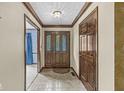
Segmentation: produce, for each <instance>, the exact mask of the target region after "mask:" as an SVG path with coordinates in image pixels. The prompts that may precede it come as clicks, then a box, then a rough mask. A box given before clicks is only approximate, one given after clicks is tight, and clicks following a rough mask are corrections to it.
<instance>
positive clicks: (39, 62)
mask: <svg viewBox="0 0 124 93" xmlns="http://www.w3.org/2000/svg"><path fill="white" fill-rule="evenodd" d="M26 21H28V23H29V24H31V25H32V26H33V27H35V29H37V52H38V54H39V55H37V59H38V62H37V72H38V73H39V72H40V70H41V56H40V28H39V27H38V26H37V25H36V24H35V23H34V22H33V21H32V20H31V19H30V18H29V17H28V16H27V15H26V14H24V90H25V91H26V47H25V43H26V42H25V40H26Z"/></svg>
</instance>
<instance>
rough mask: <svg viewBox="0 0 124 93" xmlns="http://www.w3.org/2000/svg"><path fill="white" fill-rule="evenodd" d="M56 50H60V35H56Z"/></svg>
mask: <svg viewBox="0 0 124 93" xmlns="http://www.w3.org/2000/svg"><path fill="white" fill-rule="evenodd" d="M56 51H60V35H59V34H57V35H56Z"/></svg>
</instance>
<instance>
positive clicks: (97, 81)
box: [79, 6, 99, 91]
mask: <svg viewBox="0 0 124 93" xmlns="http://www.w3.org/2000/svg"><path fill="white" fill-rule="evenodd" d="M94 12H97V21H96V23H97V24H96V26H97V27H96V33H97V34H96V39H97V40H96V47H97V48H96V51H97V52H96V53H97V55H96V89H95V91H98V86H99V85H98V84H99V78H98V75H99V74H98V72H99V69H98V68H99V67H98V66H99V62H98V55H99V46H98V45H99V39H98V37H99V36H98V34H99V31H98V17H99V16H98V6H97V7H96V8H95V9H94V10H93V11H91V13H90V14H89V15H88V16H87V17H86V18H85V19H84V20H83V21H82V22H81V23H83V22H84V21H85V20H86V19H87V18H88V17H89V16H91V15H92V14H93V13H94ZM81 23H80V24H81ZM79 31H80V25H79ZM79 36H80V33H79ZM80 77H81V63H80V37H79V79H80ZM80 80H81V79H80ZM82 83H83V84H84V86H85V87H87V84H86V83H84V82H82Z"/></svg>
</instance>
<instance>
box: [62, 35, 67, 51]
mask: <svg viewBox="0 0 124 93" xmlns="http://www.w3.org/2000/svg"><path fill="white" fill-rule="evenodd" d="M66 47H67V44H66V35H62V51H66Z"/></svg>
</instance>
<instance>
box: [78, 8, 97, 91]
mask: <svg viewBox="0 0 124 93" xmlns="http://www.w3.org/2000/svg"><path fill="white" fill-rule="evenodd" d="M79 37H80V43H79V44H80V45H79V46H80V52H79V55H80V57H79V58H80V79H81V80H82V81H83V83H84V84H85V86H86V88H87V89H88V90H97V83H98V79H97V51H98V50H97V9H95V10H94V11H93V12H92V13H91V14H90V15H89V16H88V17H87V18H86V19H85V20H84V21H83V22H82V23H81V24H80V32H79Z"/></svg>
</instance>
